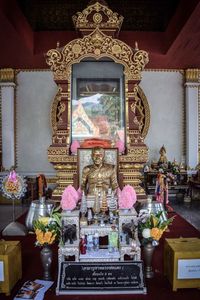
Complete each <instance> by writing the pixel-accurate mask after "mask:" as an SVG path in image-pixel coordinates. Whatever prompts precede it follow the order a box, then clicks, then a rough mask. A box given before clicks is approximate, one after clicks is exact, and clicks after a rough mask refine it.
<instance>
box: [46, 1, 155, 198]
mask: <svg viewBox="0 0 200 300" xmlns="http://www.w3.org/2000/svg"><path fill="white" fill-rule="evenodd" d="M105 7H106V6H105V5H102V4H100V3H99V2H97V3H95V4H93V5H91V6H89V7H88V8H86V9H85V10H84V11H83V13H82V15H81V13H78V17H74V19H73V20H74V23H75V24H76V25H77V29H79V30H80V31H81V33H82V35H83V37H82V38H77V39H74V40H72V41H71V42H69V43H68V44H66V45H65V46H64V47H60V48H56V49H51V50H49V51H48V52H47V55H46V61H47V64H48V65H49V66H50V68H51V70H52V71H53V75H54V80H55V82H56V83H57V85H58V92H57V95H56V96H55V99H54V101H53V104H52V110H51V122H52V129H53V136H52V145H51V146H50V147H49V149H48V158H49V161H50V162H51V163H53V165H54V167H55V169H56V170H57V172H58V173H57V176H58V188H57V189H56V190H55V192H54V197H55V198H57V199H59V197H60V195H61V193H62V191H63V189H64V188H65V187H66V185H68V184H73V183H74V178H75V175H76V173H77V159H76V156H72V155H71V154H70V122H71V120H70V109H71V102H70V101H71V95H70V91H71V68H72V65H73V64H75V63H79V62H80V61H81V60H83V59H85V58H91V57H92V58H94V59H96V60H99V59H101V58H102V57H108V58H110V59H112V60H113V61H114V62H116V63H119V64H122V65H123V66H124V76H125V106H126V107H125V111H126V135H127V144H126V153H125V154H124V155H120V158H119V163H120V166H119V171H120V173H121V177H123V184H131V185H133V186H134V187H135V189H136V192H137V194H138V195H139V198H140V197H141V198H144V196H145V193H144V190H143V188H142V187H141V186H140V183H141V173H140V170H141V168H142V167H143V164H144V163H145V162H146V161H147V158H148V149H147V147H146V145H145V144H144V137H145V136H146V134H147V132H148V128H149V122H150V111H149V105H148V102H147V100H146V97H145V95H144V93H143V91H142V89H141V88H140V87H139V85H138V84H139V82H140V80H141V72H142V71H143V70H144V68H145V65H146V64H147V63H148V53H147V52H146V51H143V50H139V49H138V45H137V43H135V49H132V48H131V47H130V46H128V45H127V44H126V43H124V42H123V41H121V40H119V39H116V38H114V35H115V31H117V30H119V27H120V22H121V21H119V20H122V18H121V17H117V14H115V15H114V16H112V15H111V12H112V11H111V10H110V9H109V10H106V9H105ZM106 14H107V15H106ZM112 14H114V13H112ZM100 15H101V17H100ZM81 17H82V18H83V22H81ZM91 20H92V21H91ZM109 20H115V21H116V24H115V23H114V21H112V22H111V23H112V26H111V25H109V24H110V23H109V22H110V21H109ZM91 23H92V24H91ZM114 25H115V26H114ZM109 26H110V31H109Z"/></svg>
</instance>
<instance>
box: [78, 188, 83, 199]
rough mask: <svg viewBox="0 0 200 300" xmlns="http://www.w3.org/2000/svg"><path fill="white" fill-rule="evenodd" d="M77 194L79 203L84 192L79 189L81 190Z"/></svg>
mask: <svg viewBox="0 0 200 300" xmlns="http://www.w3.org/2000/svg"><path fill="white" fill-rule="evenodd" d="M77 194H78V201H79V200H81V198H82V191H81V188H79V189H78V190H77Z"/></svg>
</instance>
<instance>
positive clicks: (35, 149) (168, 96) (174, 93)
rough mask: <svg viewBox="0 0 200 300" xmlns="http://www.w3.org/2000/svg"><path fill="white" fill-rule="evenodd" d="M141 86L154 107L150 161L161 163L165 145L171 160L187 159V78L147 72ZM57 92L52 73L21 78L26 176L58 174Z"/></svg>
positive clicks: (20, 137) (20, 141) (20, 147)
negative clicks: (51, 154)
mask: <svg viewBox="0 0 200 300" xmlns="http://www.w3.org/2000/svg"><path fill="white" fill-rule="evenodd" d="M142 76H143V78H142V81H141V83H140V86H141V88H142V89H143V92H144V93H145V95H146V97H147V100H148V102H149V106H150V112H151V121H150V128H149V132H148V134H147V137H146V139H145V143H146V144H147V146H148V147H149V153H150V156H149V158H150V160H156V161H157V160H158V158H159V149H160V148H161V146H162V145H163V144H164V145H165V147H166V149H167V157H168V159H169V160H173V159H174V158H176V160H177V161H178V162H179V161H181V158H182V155H183V122H184V119H183V102H184V87H183V75H182V74H181V73H180V72H178V71H144V72H143V74H142ZM56 91H57V86H56V84H55V82H54V81H53V76H52V73H51V71H31V72H28V71H21V72H19V73H18V75H17V96H16V112H17V120H16V123H17V129H16V130H17V165H18V169H17V170H18V171H19V172H24V173H28V174H31V173H44V174H53V173H55V171H54V168H53V167H52V165H51V164H50V163H49V162H48V158H47V149H48V147H49V145H50V144H51V137H52V132H51V124H50V112H51V104H52V101H53V99H54V96H55V94H56Z"/></svg>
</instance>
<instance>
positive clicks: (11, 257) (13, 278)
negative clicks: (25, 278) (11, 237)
mask: <svg viewBox="0 0 200 300" xmlns="http://www.w3.org/2000/svg"><path fill="white" fill-rule="evenodd" d="M20 278H22V261H21V244H20V242H19V241H4V240H1V241H0V293H5V294H6V295H7V296H8V295H10V292H11V289H12V288H13V287H14V285H15V284H16V282H17V281H18V280H19V279H20Z"/></svg>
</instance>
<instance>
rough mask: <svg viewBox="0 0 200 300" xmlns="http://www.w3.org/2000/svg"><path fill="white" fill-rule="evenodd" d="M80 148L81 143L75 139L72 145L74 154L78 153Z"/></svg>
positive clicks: (71, 148)
mask: <svg viewBox="0 0 200 300" xmlns="http://www.w3.org/2000/svg"><path fill="white" fill-rule="evenodd" d="M78 148H80V144H79V142H78V141H77V140H75V141H73V142H72V144H71V147H70V150H71V152H72V154H77V149H78Z"/></svg>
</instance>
